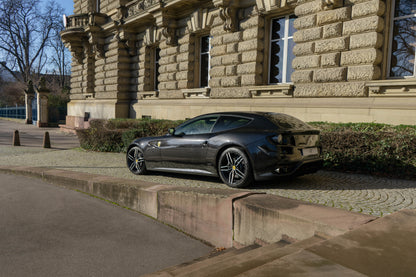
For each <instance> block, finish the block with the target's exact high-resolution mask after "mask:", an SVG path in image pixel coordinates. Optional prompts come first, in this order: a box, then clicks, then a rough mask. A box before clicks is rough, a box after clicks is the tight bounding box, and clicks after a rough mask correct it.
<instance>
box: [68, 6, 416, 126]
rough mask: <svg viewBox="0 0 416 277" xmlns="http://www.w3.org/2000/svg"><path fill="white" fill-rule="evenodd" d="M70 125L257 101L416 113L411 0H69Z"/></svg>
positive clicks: (392, 118)
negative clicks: (87, 120)
mask: <svg viewBox="0 0 416 277" xmlns="http://www.w3.org/2000/svg"><path fill="white" fill-rule="evenodd" d="M64 20H65V24H66V28H65V30H64V31H63V32H62V33H61V36H62V40H63V41H64V43H65V44H66V45H67V47H68V48H69V49H70V51H71V53H72V56H73V64H72V75H71V101H70V103H69V104H68V117H67V125H68V127H70V128H74V127H83V126H84V125H83V124H84V120H86V119H87V118H120V117H126V118H127V117H130V118H141V117H148V116H150V117H152V118H169V119H183V118H189V117H192V116H195V115H198V114H201V113H205V112H213V111H225V110H262V111H275V112H284V113H288V114H291V115H294V116H297V117H299V118H301V119H303V120H307V121H333V122H334V121H335V122H350V121H353V122H354V121H359V122H385V123H392V124H416V78H415V76H416V70H415V63H414V58H415V46H416V45H415V37H416V1H413V0H200V1H198V0H133V1H126V0H114V1H110V0H74V15H70V16H68V17H66V18H65V19H64Z"/></svg>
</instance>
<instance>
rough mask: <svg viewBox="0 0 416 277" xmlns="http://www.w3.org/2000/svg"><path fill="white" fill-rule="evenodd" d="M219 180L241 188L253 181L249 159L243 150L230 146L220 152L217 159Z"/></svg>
mask: <svg viewBox="0 0 416 277" xmlns="http://www.w3.org/2000/svg"><path fill="white" fill-rule="evenodd" d="M218 173H219V175H220V178H221V180H222V181H223V182H224V183H225V184H226V185H228V186H230V187H233V188H243V187H246V186H249V185H250V184H251V183H252V182H253V173H252V170H251V166H250V161H249V160H248V157H247V155H246V154H245V153H244V151H243V150H241V149H239V148H236V147H230V148H227V149H226V150H225V151H224V152H222V154H221V156H220V159H219V161H218Z"/></svg>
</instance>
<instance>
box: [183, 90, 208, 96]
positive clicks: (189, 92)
mask: <svg viewBox="0 0 416 277" xmlns="http://www.w3.org/2000/svg"><path fill="white" fill-rule="evenodd" d="M210 92H211V89H210V88H192V89H183V90H182V93H183V97H184V98H209V95H210Z"/></svg>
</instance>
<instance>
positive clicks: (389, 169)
mask: <svg viewBox="0 0 416 277" xmlns="http://www.w3.org/2000/svg"><path fill="white" fill-rule="evenodd" d="M180 123H182V121H171V120H151V119H146V120H136V119H113V120H92V121H91V124H90V128H89V129H85V130H78V131H77V134H78V137H79V140H80V144H81V147H82V148H84V149H87V150H92V151H101V152H123V151H124V152H125V151H126V147H127V146H128V145H129V144H130V143H131V142H132V141H133V140H134V139H135V138H138V137H146V136H160V135H164V134H166V133H167V130H168V129H169V128H171V127H175V126H177V125H179V124H180ZM310 124H311V125H313V126H314V127H315V128H317V129H320V130H321V142H322V146H323V156H324V168H325V169H327V170H340V171H346V172H361V173H371V174H376V175H385V176H392V177H401V178H415V176H416V126H403V125H400V126H391V125H386V124H374V123H348V124H333V123H326V122H311V123H310Z"/></svg>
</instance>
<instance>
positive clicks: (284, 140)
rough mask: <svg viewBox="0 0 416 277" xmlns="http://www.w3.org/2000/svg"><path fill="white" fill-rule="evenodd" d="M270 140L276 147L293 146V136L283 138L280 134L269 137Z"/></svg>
mask: <svg viewBox="0 0 416 277" xmlns="http://www.w3.org/2000/svg"><path fill="white" fill-rule="evenodd" d="M271 140H272V141H273V142H274V143H275V144H277V145H289V144H293V142H292V140H293V136H287V135H286V136H284V135H282V134H279V135H274V136H272V137H271Z"/></svg>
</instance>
